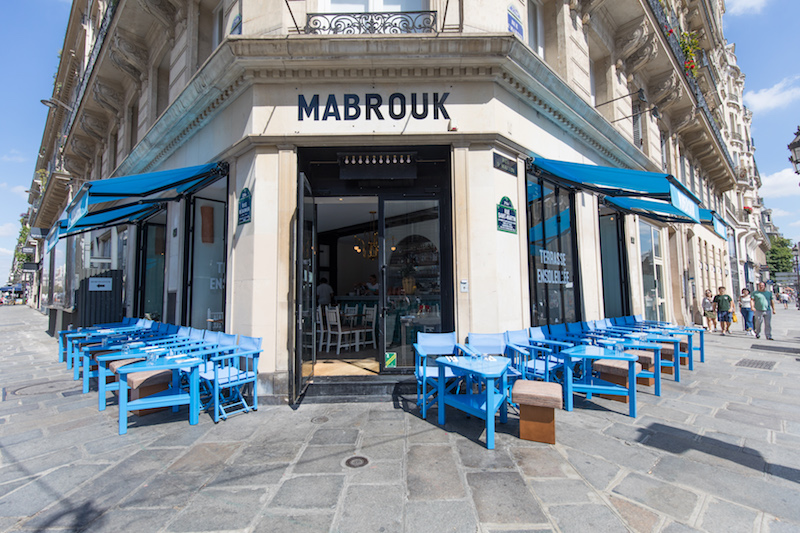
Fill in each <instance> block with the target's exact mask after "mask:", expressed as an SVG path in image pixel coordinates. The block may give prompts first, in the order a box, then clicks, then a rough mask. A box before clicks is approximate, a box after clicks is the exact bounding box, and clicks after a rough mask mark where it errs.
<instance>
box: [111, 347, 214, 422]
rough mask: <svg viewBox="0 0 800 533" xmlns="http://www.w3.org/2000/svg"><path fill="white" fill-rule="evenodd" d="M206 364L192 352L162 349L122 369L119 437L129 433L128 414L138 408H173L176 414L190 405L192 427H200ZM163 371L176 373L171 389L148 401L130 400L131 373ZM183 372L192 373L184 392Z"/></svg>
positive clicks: (140, 399) (120, 369) (118, 371)
mask: <svg viewBox="0 0 800 533" xmlns="http://www.w3.org/2000/svg"><path fill="white" fill-rule="evenodd" d="M129 355H131V354H129ZM204 362H205V360H204V358H203V357H200V356H196V355H192V354H190V353H171V352H170V350H169V349H168V348H161V349H158V350H149V351H147V352H146V359H145V360H144V361H139V362H136V363H131V364H128V365H125V366H123V367H121V368H119V369H118V370H117V374H119V434H120V435H124V434H126V433H127V432H128V411H132V410H137V409H152V408H157V407H172V411H173V412H178V409H179V406H181V405H188V406H189V424H190V425H193V426H194V425H196V424H197V423H198V422H199V418H200V370H199V368H200V365H201V364H203V363H204ZM162 370H169V371H171V372H172V386H171V387H170V388H168V389H167V390H164V391H162V392H157V393H155V394H152V395H150V396H147V397H144V398H139V399H137V400H131V401H128V375H129V374H131V373H134V372H153V371H162ZM181 372H186V373H187V374H188V391H184V390H183V388H182V387H181ZM101 400H102V398H101ZM103 403H104V402H103Z"/></svg>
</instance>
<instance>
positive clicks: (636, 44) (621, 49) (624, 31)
mask: <svg viewBox="0 0 800 533" xmlns="http://www.w3.org/2000/svg"><path fill="white" fill-rule="evenodd" d="M650 34H651V32H650V24H649V23H648V22H647V18H646V17H641V18H639V19H638V20H634V21H633V22H630V23H628V24H625V25H624V26H621V27H620V29H619V32H618V34H617V39H616V41H615V43H614V44H615V47H616V55H617V58H618V60H617V61H618V63H619V62H620V61H622V62H624V61H625V60H627V59H628V58H629V57H630V56H631V55H632V54H633V53H634V52H635V51H636V50H638V49H639V48H641V47H642V46H643V45H644V44H645V43H646V42H647V38H648V37H649V36H650ZM621 65H622V63H619V65H618V67H619V66H621Z"/></svg>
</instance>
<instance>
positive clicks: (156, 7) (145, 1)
mask: <svg viewBox="0 0 800 533" xmlns="http://www.w3.org/2000/svg"><path fill="white" fill-rule="evenodd" d="M138 1H139V5H140V6H142V9H144V10H145V11H146V12H147V13H149V14H150V15H152V16H153V18H154V19H156V22H158V23H159V24H160V25H161V26H162V27H163V28H164V30H166V32H167V34H168V35H169V38H170V39H172V38H173V37H174V35H175V16H176V15H177V13H178V10H177V9H176V8H175V6H174V5H173V4H172V2H169V1H168V0H138Z"/></svg>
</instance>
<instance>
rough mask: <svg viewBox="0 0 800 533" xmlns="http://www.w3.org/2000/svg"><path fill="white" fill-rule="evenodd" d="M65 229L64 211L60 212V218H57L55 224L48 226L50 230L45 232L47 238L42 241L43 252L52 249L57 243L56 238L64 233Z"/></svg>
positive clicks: (65, 216)
mask: <svg viewBox="0 0 800 533" xmlns="http://www.w3.org/2000/svg"><path fill="white" fill-rule="evenodd" d="M66 230H67V212H66V211H64V212H63V213H61V218H59V219H58V220H57V221H56V223H55V224H53V226H52V227H51V228H50V231H49V232H48V233H47V239H46V240H45V241H44V244H45V246H44V250H45V252H49V251H50V250H52V249H53V248H54V247H55V245H56V244H58V239H59V238H60V237H61V236H62V235H64V234H65V233H66Z"/></svg>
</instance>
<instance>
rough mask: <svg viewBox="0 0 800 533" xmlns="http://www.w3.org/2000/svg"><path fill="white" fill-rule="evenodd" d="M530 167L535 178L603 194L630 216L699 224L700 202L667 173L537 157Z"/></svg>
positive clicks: (609, 202)
mask: <svg viewBox="0 0 800 533" xmlns="http://www.w3.org/2000/svg"><path fill="white" fill-rule="evenodd" d="M531 166H532V170H533V173H534V174H535V175H538V176H543V177H546V178H547V179H549V180H551V181H553V182H555V183H558V184H560V185H562V186H566V187H569V188H574V189H584V190H589V191H592V192H595V193H598V194H602V195H605V196H606V203H608V204H610V205H613V206H615V207H618V208H620V209H623V210H626V211H629V212H632V213H637V214H640V215H643V216H647V217H649V218H654V219H656V220H662V221H667V222H693V223H699V222H700V219H699V211H698V210H699V205H698V204H699V203H700V200H699V199H698V198H697V197H696V196H695V195H694V194H693V193H692V192H691V191H690V190H689V189H687V188H686V187H685V186H684V185H683V184H682V183H681V182H679V181H678V180H677V179H675V177H674V176H672V175H671V174H661V173H657V172H644V171H642V170H631V169H626V168H610V167H601V166H597V165H584V164H581V163H569V162H566V161H554V160H552V159H544V158H540V157H537V158H536V159H534V160H533V161H532V163H531Z"/></svg>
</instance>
